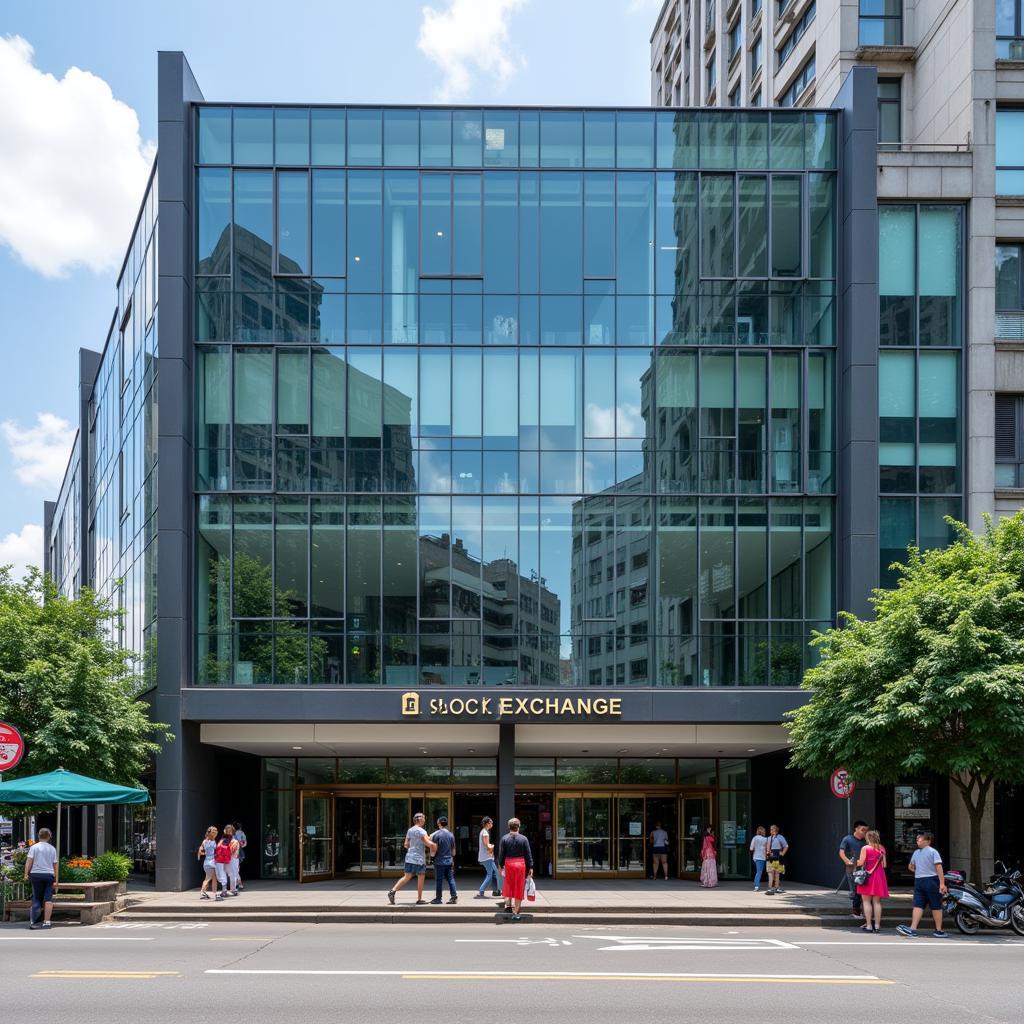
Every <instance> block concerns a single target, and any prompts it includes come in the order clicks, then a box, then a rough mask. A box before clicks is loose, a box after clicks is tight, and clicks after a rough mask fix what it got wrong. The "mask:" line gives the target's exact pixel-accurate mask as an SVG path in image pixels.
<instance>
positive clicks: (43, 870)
mask: <svg viewBox="0 0 1024 1024" xmlns="http://www.w3.org/2000/svg"><path fill="white" fill-rule="evenodd" d="M51 835H52V833H51V832H50V830H49V829H48V828H41V829H40V830H39V841H38V842H37V843H35V844H33V845H32V846H31V847H30V848H29V851H28V859H27V860H26V861H25V881H26V882H31V883H32V909H31V910H29V912H28V926H29V928H31V929H33V930H35V929H36V928H39V927H43V928H49V927H50V916H51V915H52V914H53V887H54V886H55V885H56V884H57V879H58V877H59V875H60V858H59V857H58V856H57V851H56V850H55V849H54V848H53V847H52V846H51V845H50V837H51ZM40 914H42V918H43V923H42V925H41V926H40V925H39V923H38V922H39V917H40Z"/></svg>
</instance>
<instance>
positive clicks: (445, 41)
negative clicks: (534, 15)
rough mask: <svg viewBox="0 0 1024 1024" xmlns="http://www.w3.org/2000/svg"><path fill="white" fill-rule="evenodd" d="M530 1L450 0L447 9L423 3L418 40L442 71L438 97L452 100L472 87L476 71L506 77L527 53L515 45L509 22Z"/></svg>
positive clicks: (517, 66) (422, 48)
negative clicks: (517, 48) (523, 54)
mask: <svg viewBox="0 0 1024 1024" xmlns="http://www.w3.org/2000/svg"><path fill="white" fill-rule="evenodd" d="M526 2H527V0H449V2H448V7H447V8H446V9H445V10H443V11H438V10H435V9H434V8H433V7H424V8H423V21H422V22H421V24H420V37H419V40H418V43H417V45H418V46H419V48H420V50H421V51H422V52H423V53H424V54H425V55H426V57H427V58H429V59H430V60H432V61H433V62H434V63H435V64H436V65H437V66H438V67H439V68H440V69H441V71H442V72H444V79H443V80H442V82H441V85H440V86H438V88H437V90H436V95H437V98H438V100H440V101H441V102H442V103H449V102H451V101H452V100H456V99H460V98H462V97H464V96H466V94H467V93H468V92H469V89H470V86H471V85H472V80H473V72H474V71H481V72H483V73H485V74H488V75H491V76H493V77H494V78H496V79H497V80H498V81H499V82H505V81H507V80H508V79H509V78H511V77H512V75H514V74H515V73H516V72H517V71H518V70H519V69H520V68H521V67H522V66H523V63H524V61H523V58H522V57H521V56H520V55H519V54H518V53H516V51H515V50H514V49H513V48H512V47H511V46H510V45H509V38H508V22H509V17H510V15H511V14H512V13H513V11H516V10H518V9H519V8H520V7H522V6H524V4H526Z"/></svg>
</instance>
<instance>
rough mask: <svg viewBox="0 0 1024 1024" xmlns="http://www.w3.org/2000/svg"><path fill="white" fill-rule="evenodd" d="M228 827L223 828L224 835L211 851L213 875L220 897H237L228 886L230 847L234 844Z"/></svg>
mask: <svg viewBox="0 0 1024 1024" xmlns="http://www.w3.org/2000/svg"><path fill="white" fill-rule="evenodd" d="M229 828H231V826H230V825H227V826H225V828H224V834H223V835H222V836H221V837H220V839H219V840H218V841H217V847H216V849H215V850H214V851H213V868H214V873H215V874H216V875H217V881H218V882H219V883H220V891H221V896H237V895H238V893H236V892H235V890H234V886H232V885H230V884H229V882H230V878H229V875H228V871H229V870H230V867H231V847H232V846H233V845H234V844H235V840H234V838H233V837H232V835H231V833H230V832H228V829H229Z"/></svg>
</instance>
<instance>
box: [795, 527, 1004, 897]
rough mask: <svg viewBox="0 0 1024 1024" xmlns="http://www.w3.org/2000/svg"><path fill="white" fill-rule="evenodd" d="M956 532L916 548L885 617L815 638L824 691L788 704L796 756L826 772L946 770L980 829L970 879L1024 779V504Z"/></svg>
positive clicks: (890, 777) (878, 608) (812, 770)
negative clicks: (1014, 786) (996, 799)
mask: <svg viewBox="0 0 1024 1024" xmlns="http://www.w3.org/2000/svg"><path fill="white" fill-rule="evenodd" d="M948 521H949V522H950V524H951V525H952V526H953V527H954V528H955V529H956V533H957V536H956V540H955V541H954V543H952V544H951V545H950V546H949V547H947V548H943V549H939V550H934V551H928V552H924V553H922V552H920V551H918V550H917V549H916V548H914V547H910V548H909V549H908V560H907V564H906V565H901V566H898V570H899V576H900V579H899V582H898V585H897V586H896V588H895V589H893V590H877V591H875V595H874V597H873V598H872V604H873V606H874V611H875V617H874V619H873V620H871V621H862V620H861V619H858V618H857V617H856V616H854V615H849V614H844V615H843V616H842V618H843V620H844V623H845V626H844V627H843V628H838V629H830V630H828V631H827V632H826V633H824V634H818V635H817V636H816V638H815V640H814V642H815V643H816V644H817V645H818V646H819V648H820V651H821V661H820V663H819V664H818V665H817V666H816V667H814V668H812V669H810V670H809V671H808V672H807V673H806V674H805V676H804V681H803V685H804V686H805V687H807V688H808V689H811V690H813V691H814V693H813V696H812V697H811V700H810V702H809V703H808V704H806V705H805V706H804V707H802V708H800V709H799V710H797V711H795V712H791V714H790V717H791V719H792V722H791V723H790V724H789V729H790V735H791V738H792V741H793V749H792V758H791V764H792V765H793V766H794V767H797V768H799V769H802V770H803V771H804V772H806V773H807V774H809V775H818V776H824V775H827V774H828V773H829V772H831V771H832V770H834V769H835V768H837V767H838V766H840V765H841V766H843V767H845V768H847V769H848V770H849V772H850V774H851V776H852V777H853V778H854V779H858V778H859V779H872V778H873V779H876V780H877V781H879V782H885V783H887V782H894V781H896V780H897V779H898V778H899V777H900V776H903V775H907V774H913V773H916V772H920V771H922V770H926V769H927V770H931V771H935V772H938V773H941V774H942V775H945V776H948V778H949V779H950V780H951V781H952V783H953V785H954V786H955V787H956V789H957V790H958V791H959V793H960V795H961V796H962V797H963V801H964V805H965V807H966V808H967V813H968V817H969V819H970V824H971V835H970V861H971V863H970V874H971V877H972V878H974V879H977V878H979V876H980V872H981V823H982V818H983V816H984V813H985V808H986V805H987V802H988V799H989V795H990V793H991V789H992V785H993V783H995V782H1019V781H1021V780H1022V779H1024V512H1018V513H1017V514H1016V515H1015V516H1013V517H1012V518H1007V519H1002V520H1000V522H999V524H998V525H997V526H993V525H992V523H991V521H988V522H987V525H986V529H985V530H984V531H983V532H982V533H980V534H974V533H972V532H971V531H970V530H969V529H968V528H967V527H966V526H964V525H963V524H961V523H954V522H953V521H952V520H948Z"/></svg>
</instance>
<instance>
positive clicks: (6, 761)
mask: <svg viewBox="0 0 1024 1024" xmlns="http://www.w3.org/2000/svg"><path fill="white" fill-rule="evenodd" d="M24 756H25V741H24V740H23V739H22V738H21V733H20V732H18V730H17V729H15V728H14V726H13V725H8V724H7V723H6V722H0V772H9V771H10V770H11V769H12V768H16V767H17V766H18V763H19V762H20V761H21V759H22V758H23V757H24Z"/></svg>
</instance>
